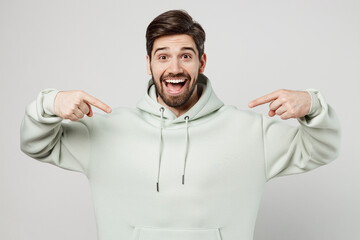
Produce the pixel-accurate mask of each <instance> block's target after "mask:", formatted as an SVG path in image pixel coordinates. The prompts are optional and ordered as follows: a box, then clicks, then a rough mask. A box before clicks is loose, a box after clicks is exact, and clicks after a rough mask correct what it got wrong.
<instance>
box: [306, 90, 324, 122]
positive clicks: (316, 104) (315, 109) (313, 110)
mask: <svg viewBox="0 0 360 240" xmlns="http://www.w3.org/2000/svg"><path fill="white" fill-rule="evenodd" d="M305 91H307V92H308V93H309V94H310V97H311V106H310V110H309V112H308V113H307V114H306V115H307V116H309V117H315V116H317V115H319V114H320V112H321V104H320V100H319V98H318V97H317V96H316V93H317V92H318V90H316V89H313V88H308V89H306V90H305Z"/></svg>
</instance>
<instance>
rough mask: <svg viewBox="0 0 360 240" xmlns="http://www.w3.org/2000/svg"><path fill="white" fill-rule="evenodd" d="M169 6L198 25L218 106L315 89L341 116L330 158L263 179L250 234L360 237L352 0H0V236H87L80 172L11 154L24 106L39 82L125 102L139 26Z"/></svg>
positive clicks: (136, 59)
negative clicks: (335, 153)
mask: <svg viewBox="0 0 360 240" xmlns="http://www.w3.org/2000/svg"><path fill="white" fill-rule="evenodd" d="M170 9H185V10H187V11H188V12H189V13H190V15H192V16H193V18H194V19H195V20H196V21H198V22H199V23H200V24H201V25H202V26H203V28H204V29H205V31H206V33H207V40H206V44H205V52H206V53H207V57H208V63H207V67H206V70H205V74H206V75H207V76H208V77H209V78H210V80H211V82H212V85H213V87H214V90H215V92H216V94H217V95H218V96H219V98H220V99H221V100H223V101H224V102H225V104H229V105H235V106H237V107H238V108H239V109H248V107H247V104H248V102H250V101H251V100H253V99H255V98H257V97H260V96H262V95H265V94H267V93H270V92H272V91H275V90H277V89H280V88H286V89H293V90H304V89H306V88H315V89H318V90H319V91H321V93H322V94H323V95H324V96H325V98H326V100H327V102H328V104H330V105H331V106H332V107H333V108H334V109H335V110H336V112H337V114H338V117H339V119H340V122H341V126H342V134H343V136H342V146H341V153H340V157H339V158H338V159H336V160H335V161H334V162H332V163H330V164H329V165H326V166H323V167H320V168H318V169H316V170H313V171H310V172H308V173H304V174H300V175H294V176H286V177H279V178H275V179H273V180H271V181H270V182H268V183H267V185H266V187H265V192H264V195H263V198H262V202H261V206H260V209H259V214H258V219H257V225H256V229H255V238H254V239H255V240H260V239H266V240H282V239H291V240H300V239H307V240H315V239H316V240H318V239H327V240H335V239H336V240H338V239H346V240H357V239H360V233H359V223H360V207H359V203H360V187H359V183H360V174H359V169H360V168H359V167H360V163H359V160H360V157H359V155H360V151H359V148H360V144H359V143H360V139H359V135H360V127H359V118H360V110H359V109H360V107H359V104H360V97H359V92H360V83H359V82H360V1H358V0H353V1H351V0H336V1H334V0H327V1H325V0H324V1H320V0H311V1H310V0H308V1H289V0H284V1H239V0H236V1H225V0H221V1H213V2H210V1H193V0H191V1H188V0H182V1H169V0H166V1H120V0H118V1H115V0H113V1H85V0H82V1H70V0H62V1H49V0H44V1H39V0H36V1H26V0H11V1H10V0H8V1H6V0H0V107H1V118H0V126H1V132H0V239H2V240H34V239H36V240H48V239H51V240H60V239H61V240H63V239H67V240H81V239H87V240H95V239H96V225H95V216H94V212H93V205H92V200H91V196H90V188H89V185H88V182H87V179H86V177H85V176H83V175H81V174H80V173H74V172H70V171H65V170H63V169H60V168H57V167H55V166H52V165H50V164H44V163H41V162H38V161H36V160H33V159H31V158H30V157H28V156H26V155H25V154H23V153H22V152H21V151H20V145H19V142H20V140H19V130H20V123H21V120H22V118H23V115H24V111H25V107H26V105H27V104H29V103H30V102H31V101H32V100H34V99H35V98H36V96H37V94H38V93H39V91H40V90H42V89H44V88H49V87H54V88H57V89H60V90H74V89H82V90H84V91H86V92H88V93H90V94H92V95H93V96H95V97H97V98H99V99H100V100H102V101H104V102H105V103H107V104H108V105H110V106H111V107H112V108H116V107H118V106H130V107H135V104H136V102H137V101H138V100H139V99H140V98H141V96H142V95H143V94H144V92H145V86H146V83H147V80H148V79H149V76H148V75H147V72H146V61H145V56H146V51H145V30H146V27H147V25H148V24H149V23H150V21H151V20H152V19H153V18H155V17H156V16H157V15H159V14H160V13H162V12H164V11H166V10H170ZM267 109H268V105H263V106H259V107H257V108H254V109H253V111H258V112H261V113H263V114H267V111H268V110H267ZM94 111H96V112H99V113H100V112H101V111H100V110H98V109H95V108H94ZM276 117H277V118H279V117H278V116H276ZM286 121H287V122H288V123H289V124H297V122H296V120H295V119H291V120H286Z"/></svg>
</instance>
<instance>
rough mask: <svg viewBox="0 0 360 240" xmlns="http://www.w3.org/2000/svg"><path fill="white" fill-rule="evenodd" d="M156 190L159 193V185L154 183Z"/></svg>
mask: <svg viewBox="0 0 360 240" xmlns="http://www.w3.org/2000/svg"><path fill="white" fill-rule="evenodd" d="M156 190H157V191H159V183H158V182H157V183H156Z"/></svg>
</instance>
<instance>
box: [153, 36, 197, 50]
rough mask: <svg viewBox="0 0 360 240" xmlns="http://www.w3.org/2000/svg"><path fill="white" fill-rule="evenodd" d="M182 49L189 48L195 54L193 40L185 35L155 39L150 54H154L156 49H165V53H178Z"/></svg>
mask: <svg viewBox="0 0 360 240" xmlns="http://www.w3.org/2000/svg"><path fill="white" fill-rule="evenodd" d="M184 47H191V48H193V49H194V50H195V51H196V53H197V49H196V44H195V41H194V39H193V38H192V37H191V36H189V35H187V34H176V35H168V36H162V37H159V38H157V39H155V41H154V45H153V49H152V53H154V52H155V51H156V49H158V48H167V49H166V50H167V51H172V50H175V51H180V50H181V49H183V48H184Z"/></svg>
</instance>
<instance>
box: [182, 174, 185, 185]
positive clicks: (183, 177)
mask: <svg viewBox="0 0 360 240" xmlns="http://www.w3.org/2000/svg"><path fill="white" fill-rule="evenodd" d="M184 182H185V175H182V184H184Z"/></svg>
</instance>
